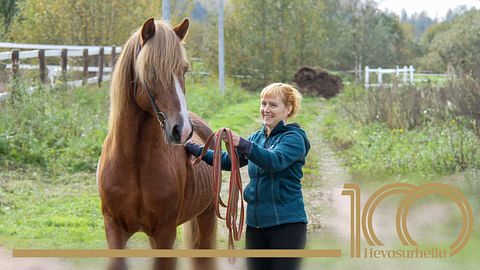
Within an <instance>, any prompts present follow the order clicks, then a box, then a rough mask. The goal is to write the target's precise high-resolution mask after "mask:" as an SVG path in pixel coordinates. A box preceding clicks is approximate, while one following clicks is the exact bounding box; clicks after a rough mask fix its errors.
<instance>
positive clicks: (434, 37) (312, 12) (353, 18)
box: [0, 0, 480, 89]
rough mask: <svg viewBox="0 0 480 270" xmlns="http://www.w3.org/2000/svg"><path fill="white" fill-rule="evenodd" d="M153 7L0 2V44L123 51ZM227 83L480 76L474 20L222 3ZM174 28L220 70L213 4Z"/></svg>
mask: <svg viewBox="0 0 480 270" xmlns="http://www.w3.org/2000/svg"><path fill="white" fill-rule="evenodd" d="M161 2H162V1H159V0H139V1H130V0H110V1H91V0H2V6H1V8H0V23H1V24H2V26H3V27H1V28H0V29H1V30H0V35H1V39H2V40H4V41H12V42H19V43H20V42H24V43H26V42H28V43H49V44H82V45H121V44H123V43H124V42H125V40H126V39H127V38H128V36H129V35H130V34H131V33H132V32H133V31H135V30H136V29H137V28H138V27H139V26H140V25H141V23H142V22H143V21H144V20H145V19H146V18H148V17H150V16H153V17H155V18H160V17H161V10H162V8H161ZM225 2H226V5H225V19H224V20H225V65H226V72H227V75H229V76H230V77H233V78H236V79H238V80H240V81H241V82H242V84H243V85H244V86H247V87H248V88H252V89H256V88H258V87H261V86H262V85H266V84H267V83H269V82H272V81H286V82H288V81H290V80H291V79H292V78H293V74H294V73H295V71H296V70H297V69H298V68H299V67H300V66H303V65H310V66H320V67H322V68H325V69H328V70H338V71H351V72H352V74H356V76H357V77H359V74H360V71H361V70H363V68H364V66H366V65H368V66H371V67H377V66H381V67H392V66H395V65H398V66H403V65H415V66H416V67H417V69H425V70H430V71H433V72H446V71H447V70H455V71H461V72H467V73H471V74H474V75H475V74H477V73H479V71H478V70H480V67H479V66H478V65H479V63H480V61H479V60H480V49H479V48H480V47H479V46H478V45H477V44H479V41H480V36H479V35H478V34H477V33H479V32H480V29H479V28H480V24H479V22H480V11H478V10H474V9H473V10H467V9H466V8H465V7H463V8H457V9H455V10H450V11H449V13H448V14H447V19H446V20H444V21H438V20H436V19H435V20H434V19H430V18H429V17H428V16H427V15H426V13H420V14H413V15H412V16H411V17H410V18H409V17H408V16H407V14H406V12H404V13H402V14H401V16H397V15H395V14H393V13H389V12H386V11H382V10H380V9H379V8H378V7H377V4H376V2H374V1H372V0H367V1H363V0H297V1H289V0H229V1H225ZM170 3H171V5H172V6H171V10H172V11H171V14H172V23H173V24H175V23H177V22H179V21H180V20H181V18H183V17H187V16H192V15H193V16H194V17H193V20H192V28H191V29H190V33H189V37H188V38H187V40H186V48H187V53H188V54H189V56H191V57H199V58H202V59H204V65H203V66H204V68H206V69H209V71H211V72H212V73H216V70H217V63H218V61H217V52H218V43H217V32H218V30H217V14H216V10H215V8H216V6H215V1H211V0H196V1H193V0H181V1H170Z"/></svg>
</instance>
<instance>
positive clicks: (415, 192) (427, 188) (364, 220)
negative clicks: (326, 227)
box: [342, 183, 473, 258]
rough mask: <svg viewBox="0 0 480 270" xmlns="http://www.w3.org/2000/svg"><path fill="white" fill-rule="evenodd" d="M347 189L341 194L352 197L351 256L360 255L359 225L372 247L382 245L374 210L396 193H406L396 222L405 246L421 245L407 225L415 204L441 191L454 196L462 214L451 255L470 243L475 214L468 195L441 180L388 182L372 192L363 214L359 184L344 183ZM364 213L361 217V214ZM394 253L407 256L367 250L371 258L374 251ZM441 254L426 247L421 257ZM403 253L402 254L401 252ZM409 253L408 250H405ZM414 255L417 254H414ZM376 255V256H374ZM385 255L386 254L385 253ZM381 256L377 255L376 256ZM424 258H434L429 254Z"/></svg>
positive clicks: (450, 251) (415, 251)
mask: <svg viewBox="0 0 480 270" xmlns="http://www.w3.org/2000/svg"><path fill="white" fill-rule="evenodd" d="M343 188H344V190H343V191H342V195H345V196H350V220H351V222H350V225H351V227H350V232H351V234H350V256H351V257H356V258H360V224H361V229H362V231H363V236H364V237H365V240H366V241H367V243H368V244H369V245H370V246H383V243H382V242H381V241H380V240H379V239H378V237H377V236H376V234H375V232H374V230H373V222H372V218H373V213H374V211H375V209H376V207H377V206H378V204H379V203H380V202H381V201H382V200H383V199H385V198H387V197H388V196H391V195H394V194H404V195H405V197H404V198H403V200H402V201H401V202H400V205H399V207H398V209H397V213H396V218H395V225H396V230H397V234H398V237H399V239H400V241H401V242H402V243H403V245H405V246H418V244H417V243H416V242H415V241H414V240H413V239H412V237H411V235H410V233H409V232H408V228H407V214H408V211H409V210H410V208H411V207H412V205H413V204H414V203H415V201H417V200H418V199H419V198H421V197H422V196H425V195H427V194H441V195H445V196H447V197H449V198H451V199H452V200H453V201H454V202H455V203H456V205H457V206H458V207H459V209H460V212H461V214H462V222H463V223H462V230H461V232H460V234H459V236H458V238H457V239H456V240H455V241H454V242H453V243H452V244H451V245H450V246H449V255H450V257H451V256H453V255H455V254H457V253H458V252H460V250H461V249H462V248H463V247H464V246H465V245H466V244H467V242H468V240H469V239H470V237H471V235H472V229H473V213H472V209H471V207H470V204H469V203H468V201H467V199H466V198H465V196H463V195H462V194H461V193H460V192H459V191H458V190H456V189H455V188H453V187H451V186H449V185H445V184H440V183H430V184H425V185H421V186H415V185H411V184H405V183H395V184H389V185H386V186H384V187H382V188H380V189H378V190H377V191H376V192H375V193H373V194H372V195H371V196H370V198H369V199H368V200H367V202H366V203H365V206H364V208H363V211H362V213H360V187H359V186H358V185H355V184H345V185H344V186H343ZM360 214H361V217H360ZM388 252H391V253H390V254H393V255H392V257H395V255H398V256H397V258H401V257H402V256H403V257H405V256H404V255H405V253H402V252H399V251H398V250H387V251H384V250H376V251H375V252H374V251H371V250H370V251H368V250H365V256H366V257H367V254H369V255H370V257H372V254H375V255H376V254H377V253H378V254H383V255H385V254H387V253H388ZM432 252H433V253H438V250H437V249H432V251H430V250H426V251H425V252H424V253H421V256H422V258H423V257H424V255H423V254H427V253H428V254H430V255H431V253H432ZM413 253H416V255H417V257H418V254H419V250H418V248H417V249H416V250H414V251H413V252H411V254H413ZM402 254H403V255H402ZM406 254H407V255H408V251H407V253H406ZM379 256H380V255H379ZM412 256H414V255H412ZM375 257H376V256H375ZM384 257H385V256H384ZM377 258H378V257H377ZM425 258H432V257H427V256H426V255H425Z"/></svg>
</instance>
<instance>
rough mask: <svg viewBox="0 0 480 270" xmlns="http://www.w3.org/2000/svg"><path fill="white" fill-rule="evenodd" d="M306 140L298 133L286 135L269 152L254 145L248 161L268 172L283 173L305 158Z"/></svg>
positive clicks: (248, 155)
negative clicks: (282, 171)
mask: <svg viewBox="0 0 480 270" xmlns="http://www.w3.org/2000/svg"><path fill="white" fill-rule="evenodd" d="M305 152H306V148H305V140H304V138H303V137H302V136H301V135H300V134H298V133H296V132H288V133H286V134H285V135H284V136H283V137H282V138H281V139H280V141H279V142H278V144H277V145H276V146H275V148H274V149H272V150H268V149H265V148H263V147H262V146H259V145H258V144H256V143H252V145H251V151H250V153H248V154H247V157H248V159H249V160H250V161H251V162H253V163H255V164H256V165H257V166H259V167H260V168H262V169H264V170H266V171H273V172H276V171H281V170H284V169H286V168H288V167H289V166H290V165H292V164H293V163H294V162H295V161H297V160H300V159H303V158H304V156H305Z"/></svg>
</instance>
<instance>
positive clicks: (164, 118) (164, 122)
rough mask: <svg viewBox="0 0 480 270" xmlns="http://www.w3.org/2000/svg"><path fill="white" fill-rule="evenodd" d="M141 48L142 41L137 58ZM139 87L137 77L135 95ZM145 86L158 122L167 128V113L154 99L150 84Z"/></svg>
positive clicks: (138, 47)
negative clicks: (159, 107) (149, 87)
mask: <svg viewBox="0 0 480 270" xmlns="http://www.w3.org/2000/svg"><path fill="white" fill-rule="evenodd" d="M141 49H142V47H141V45H140V43H138V46H137V54H136V56H135V59H136V58H137V57H138V55H139V54H140V50H141ZM137 88H138V81H137V79H135V81H134V92H133V93H134V96H137ZM144 88H145V89H146V90H147V95H148V99H149V100H150V103H151V104H152V107H153V111H154V112H155V115H156V117H157V121H158V123H159V124H160V126H161V127H162V129H165V126H166V125H167V115H166V114H165V113H164V112H162V111H160V110H159V109H158V106H157V103H155V100H154V99H153V96H152V93H151V92H150V89H148V85H146V84H145V86H144Z"/></svg>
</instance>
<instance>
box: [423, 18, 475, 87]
mask: <svg viewBox="0 0 480 270" xmlns="http://www.w3.org/2000/svg"><path fill="white" fill-rule="evenodd" d="M478 33H480V10H470V11H467V12H465V13H463V14H462V15H458V16H457V17H456V18H455V19H454V21H453V22H452V23H448V22H445V23H444V24H442V25H440V26H437V27H435V28H432V29H431V30H429V31H428V32H427V34H428V36H427V37H425V40H426V41H425V42H426V43H427V45H428V53H427V54H426V55H425V56H424V57H423V58H422V59H421V61H420V63H421V64H422V66H423V67H424V68H428V69H431V70H434V71H438V72H445V71H446V70H447V69H448V66H449V65H452V66H453V67H454V68H455V69H456V71H459V72H464V73H471V74H473V75H475V76H477V78H478V77H480V66H479V64H480V47H479V46H478V44H480V35H479V34H478ZM428 40H431V41H430V42H428Z"/></svg>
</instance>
